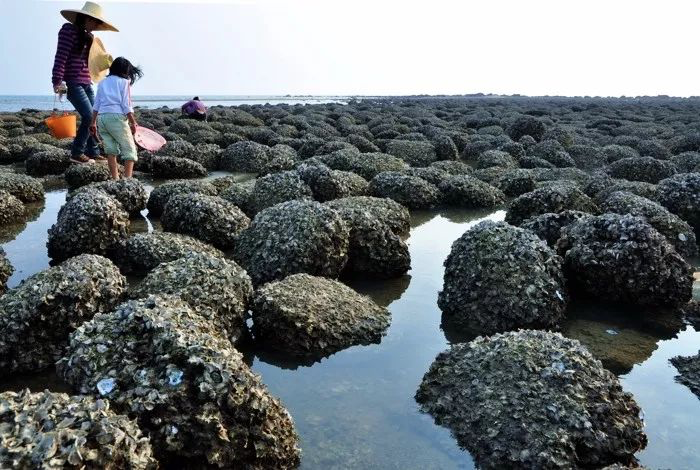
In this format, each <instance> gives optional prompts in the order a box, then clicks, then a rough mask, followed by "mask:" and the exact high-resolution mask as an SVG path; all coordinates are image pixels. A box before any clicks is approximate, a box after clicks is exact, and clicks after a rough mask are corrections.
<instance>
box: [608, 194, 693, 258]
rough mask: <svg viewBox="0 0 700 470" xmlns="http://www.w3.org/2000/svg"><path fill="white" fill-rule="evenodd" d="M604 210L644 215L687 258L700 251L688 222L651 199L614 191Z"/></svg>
mask: <svg viewBox="0 0 700 470" xmlns="http://www.w3.org/2000/svg"><path fill="white" fill-rule="evenodd" d="M601 209H602V210H603V211H604V212H614V213H616V214H629V215H636V216H639V217H643V218H645V219H646V221H647V222H649V224H651V226H652V227H654V228H655V229H656V230H657V231H658V232H659V233H660V234H661V235H663V236H664V237H666V240H668V241H669V243H671V245H673V247H674V248H675V249H676V251H678V253H680V254H681V255H683V256H685V257H686V258H688V257H692V256H695V255H696V254H697V253H698V246H697V241H696V239H695V232H694V231H693V229H692V227H691V226H690V225H688V223H687V222H685V221H684V220H682V219H681V218H680V217H678V216H677V215H675V214H672V213H671V212H669V211H668V210H666V209H665V208H664V207H663V206H661V205H660V204H657V203H655V202H653V201H650V200H649V199H646V198H643V197H641V196H637V195H635V194H632V193H626V192H622V191H618V192H614V193H612V194H611V195H610V196H608V198H607V199H606V200H605V201H604V202H603V204H601Z"/></svg>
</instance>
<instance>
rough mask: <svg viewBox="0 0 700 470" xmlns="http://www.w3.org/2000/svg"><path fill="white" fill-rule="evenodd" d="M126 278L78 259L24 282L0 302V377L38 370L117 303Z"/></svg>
mask: <svg viewBox="0 0 700 470" xmlns="http://www.w3.org/2000/svg"><path fill="white" fill-rule="evenodd" d="M125 288H126V279H125V278H124V277H123V276H122V275H121V274H120V273H119V270H118V269H117V267H116V266H115V265H114V264H112V262H111V261H109V260H108V259H106V258H103V257H101V256H96V255H81V256H76V257H75V258H71V259H69V260H67V261H65V262H64V263H62V264H59V265H58V266H55V267H53V268H49V269H47V270H46V271H42V272H39V273H37V274H34V275H33V276H30V277H29V278H27V279H26V280H25V281H24V282H23V283H22V284H20V285H19V286H18V287H16V288H14V289H11V290H9V291H8V292H7V293H6V294H5V295H4V296H2V297H0V375H6V374H11V373H13V372H26V371H33V370H38V369H42V368H44V367H47V366H49V365H51V364H53V363H54V362H55V361H56V360H57V359H59V358H60V357H61V353H62V351H63V348H64V347H65V345H66V344H67V343H68V335H69V333H70V332H71V331H73V330H74V329H75V328H77V327H78V326H79V325H80V324H81V323H83V322H84V321H86V320H89V319H90V318H92V316H93V315H94V314H95V313H98V312H105V311H109V310H111V309H112V308H114V306H115V305H116V304H117V303H118V302H119V301H120V299H121V296H122V294H123V292H124V289H125Z"/></svg>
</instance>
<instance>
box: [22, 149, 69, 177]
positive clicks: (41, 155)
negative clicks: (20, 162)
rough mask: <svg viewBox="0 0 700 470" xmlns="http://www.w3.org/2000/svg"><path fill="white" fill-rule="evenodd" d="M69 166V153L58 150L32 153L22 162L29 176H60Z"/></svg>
mask: <svg viewBox="0 0 700 470" xmlns="http://www.w3.org/2000/svg"><path fill="white" fill-rule="evenodd" d="M70 165H71V161H70V152H68V151H67V150H61V149H58V148H52V149H51V150H42V151H41V152H36V153H33V154H32V155H31V156H29V157H28V158H27V159H26V160H25V161H24V168H25V169H26V170H27V174H28V175H31V176H46V175H60V174H61V173H63V172H64V171H66V170H67V169H68V167H69V166H70Z"/></svg>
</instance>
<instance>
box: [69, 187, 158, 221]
mask: <svg viewBox="0 0 700 470" xmlns="http://www.w3.org/2000/svg"><path fill="white" fill-rule="evenodd" d="M87 191H101V192H103V193H106V194H108V195H110V196H112V197H113V198H115V199H116V200H117V201H119V203H120V204H121V205H122V207H123V208H124V210H125V211H127V212H128V213H129V214H131V215H135V214H138V213H139V212H141V211H142V210H144V209H145V208H146V201H147V200H148V194H147V192H146V187H145V186H144V185H143V183H141V182H140V181H139V180H137V179H135V178H128V179H120V180H116V181H115V180H109V181H102V182H100V183H90V184H88V185H86V186H81V187H80V188H78V189H76V190H75V191H74V192H72V193H69V194H68V196H67V199H68V200H70V199H71V198H72V197H73V196H75V195H76V194H80V193H83V192H87Z"/></svg>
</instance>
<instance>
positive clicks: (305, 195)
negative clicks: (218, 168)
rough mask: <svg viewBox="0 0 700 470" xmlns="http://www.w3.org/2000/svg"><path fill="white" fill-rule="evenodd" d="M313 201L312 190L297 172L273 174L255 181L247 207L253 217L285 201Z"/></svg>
mask: <svg viewBox="0 0 700 470" xmlns="http://www.w3.org/2000/svg"><path fill="white" fill-rule="evenodd" d="M293 199H298V200H311V199H313V193H312V192H311V188H310V187H309V185H307V184H306V183H305V182H304V181H303V180H302V179H301V177H300V176H299V173H297V172H296V171H283V172H280V173H272V174H270V175H266V176H263V177H262V178H258V179H257V180H255V184H254V185H253V189H252V190H251V192H250V196H249V197H248V199H247V201H246V204H245V206H244V207H243V208H244V209H245V210H246V213H248V214H249V215H251V216H253V215H255V214H257V213H258V212H260V211H261V210H263V209H265V208H267V207H272V206H274V205H275V204H279V203H281V202H285V201H291V200H293Z"/></svg>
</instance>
